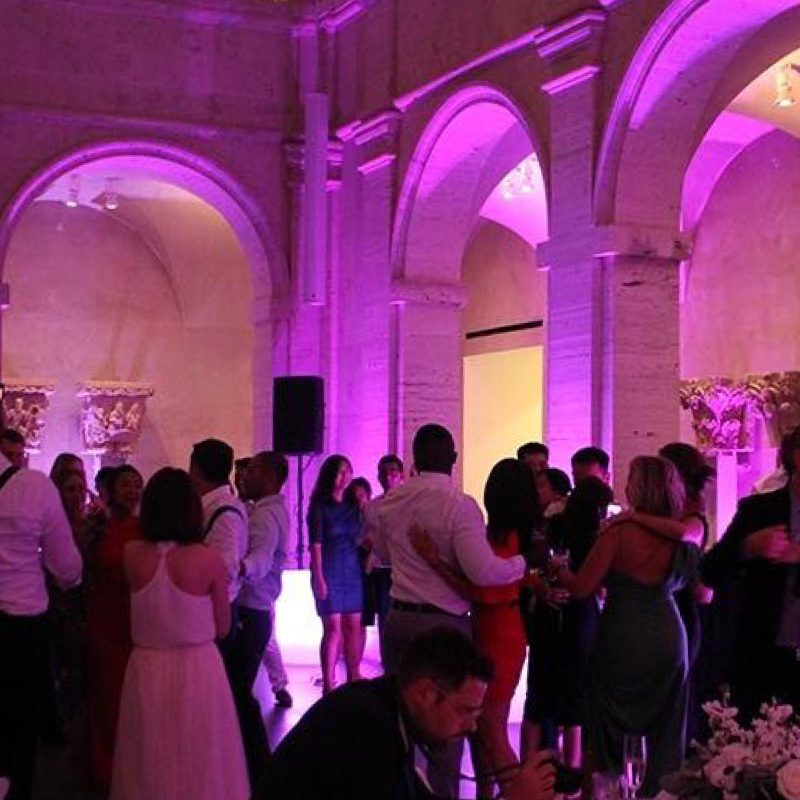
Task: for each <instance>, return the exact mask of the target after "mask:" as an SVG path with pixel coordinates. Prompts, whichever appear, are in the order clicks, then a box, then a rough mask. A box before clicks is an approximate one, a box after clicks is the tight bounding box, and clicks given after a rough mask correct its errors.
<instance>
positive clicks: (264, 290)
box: [0, 140, 289, 320]
mask: <svg viewBox="0 0 800 800" xmlns="http://www.w3.org/2000/svg"><path fill="white" fill-rule="evenodd" d="M109 158H124V159H131V160H132V163H136V165H137V166H138V167H140V168H142V169H143V170H145V171H147V172H149V173H151V174H152V175H153V176H154V177H158V178H161V179H162V180H164V181H166V182H168V183H173V184H175V185H177V186H180V187H181V188H183V189H186V190H187V191H189V192H191V193H193V194H195V195H197V196H198V197H200V198H201V199H202V200H205V201H206V202H207V203H208V204H209V205H211V206H213V207H214V208H216V209H217V211H219V212H220V214H222V216H223V217H224V218H225V219H226V221H227V222H228V224H229V225H230V226H231V228H232V229H233V231H234V232H235V234H236V236H237V238H238V239H239V241H240V243H241V245H242V248H243V250H244V251H245V253H246V255H247V257H248V261H249V263H250V266H251V270H252V278H253V289H254V292H253V294H254V301H255V308H254V319H256V320H259V319H266V318H268V317H270V316H271V313H270V310H271V308H273V307H280V306H282V305H283V304H285V303H287V302H288V296H289V273H288V265H287V263H286V258H285V256H284V254H283V253H282V252H281V250H280V248H279V247H278V246H277V245H276V241H277V240H276V238H275V237H274V236H273V235H272V232H271V231H270V229H269V225H268V223H267V222H266V220H265V219H264V214H263V211H262V209H261V208H260V207H259V205H258V203H257V202H256V201H255V199H254V198H252V197H251V196H250V195H249V194H248V193H247V191H245V190H244V189H243V188H242V186H241V185H240V184H239V183H238V181H237V180H236V179H235V178H234V177H233V176H232V175H230V174H229V173H228V172H227V171H226V170H225V169H223V168H222V167H221V166H220V165H219V164H217V163H215V162H213V161H211V160H210V159H207V158H205V157H201V156H199V155H197V154H195V153H192V152H190V151H188V150H186V149H184V148H181V147H176V146H175V145H171V144H166V143H162V142H156V141H141V140H124V141H112V142H101V143H96V144H90V145H86V146H83V147H80V148H77V149H74V150H71V151H70V152H68V153H65V154H63V155H62V156H59V157H58V158H56V159H55V160H53V161H51V162H50V163H48V164H47V165H45V166H44V167H40V168H39V169H37V171H36V172H35V174H34V175H33V176H32V177H31V178H30V179H29V180H28V181H27V182H26V183H25V184H24V186H22V188H21V189H20V190H19V191H18V192H17V193H16V195H15V196H14V197H13V198H12V199H11V200H10V202H9V203H8V204H7V205H6V207H5V209H4V210H3V213H2V216H0V276H1V275H2V271H3V265H4V264H5V261H6V254H7V251H8V246H9V242H10V240H11V237H12V236H13V234H14V229H15V227H16V224H17V222H18V221H19V219H20V217H21V216H22V214H23V213H24V211H25V209H26V208H27V207H28V206H29V205H30V204H31V203H32V202H33V201H34V200H35V199H36V197H38V196H39V195H40V194H41V193H42V192H43V191H44V190H45V189H46V188H47V187H48V186H49V185H50V184H51V183H53V182H54V181H55V180H57V179H58V178H60V177H62V176H64V175H66V174H69V173H71V172H74V171H75V170H78V169H80V168H81V167H82V166H85V165H87V164H90V163H93V162H97V161H102V160H105V159H109Z"/></svg>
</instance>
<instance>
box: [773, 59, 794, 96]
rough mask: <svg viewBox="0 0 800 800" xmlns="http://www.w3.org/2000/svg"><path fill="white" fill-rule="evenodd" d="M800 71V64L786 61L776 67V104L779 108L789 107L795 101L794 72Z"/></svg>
mask: <svg viewBox="0 0 800 800" xmlns="http://www.w3.org/2000/svg"><path fill="white" fill-rule="evenodd" d="M794 72H800V66H798V65H797V64H792V63H791V62H790V61H784V62H783V63H782V64H778V66H777V67H776V69H775V105H776V106H778V108H789V106H793V105H794V103H795V99H794V93H793V91H792V88H793V87H792V74H793V73H794Z"/></svg>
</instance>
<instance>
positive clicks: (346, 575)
mask: <svg viewBox="0 0 800 800" xmlns="http://www.w3.org/2000/svg"><path fill="white" fill-rule="evenodd" d="M352 476H353V468H352V467H351V466H350V462H349V461H348V460H347V459H346V458H345V457H344V456H340V455H335V456H329V457H328V458H326V459H325V461H324V463H323V464H322V468H321V469H320V471H319V475H318V476H317V483H316V485H315V486H314V491H313V493H312V495H311V501H310V502H309V505H308V538H309V543H310V545H311V587H312V589H313V591H314V600H315V602H316V606H317V613H318V614H319V616H320V618H321V619H322V641H321V642H320V663H321V665H322V686H323V689H322V690H323V693H327V692H330V691H331V690H332V689H333V688H334V687H335V686H336V661H337V658H338V654H339V649H340V647H341V646H343V650H344V662H345V668H346V670H347V680H348V681H353V680H358V679H359V678H360V677H361V674H360V672H359V668H360V663H361V609H362V587H361V570H360V567H359V562H358V544H359V539H360V536H361V528H362V518H361V510H360V509H359V507H358V505H356V504H355V503H354V502H347V500H346V498H345V491H346V489H347V486H348V485H349V483H350V479H351V478H352Z"/></svg>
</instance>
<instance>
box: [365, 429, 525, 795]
mask: <svg viewBox="0 0 800 800" xmlns="http://www.w3.org/2000/svg"><path fill="white" fill-rule="evenodd" d="M413 450H414V466H415V468H416V471H417V473H418V474H417V475H415V476H414V477H411V478H409V479H408V480H407V481H406V482H405V483H404V484H403V485H402V486H399V487H397V488H396V489H393V490H392V491H391V492H390V493H389V494H388V495H387V496H386V498H385V499H384V500H383V501H382V502H381V504H380V506H379V507H378V509H377V512H376V514H375V522H374V527H373V532H372V535H373V536H374V544H375V548H376V551H377V553H378V555H379V557H381V558H382V559H386V560H388V562H389V563H390V564H391V565H392V588H391V608H390V610H389V615H388V617H387V619H386V625H385V627H384V630H383V635H382V636H381V655H382V657H383V663H384V666H385V668H386V670H387V672H389V673H394V672H396V670H397V667H398V666H399V663H400V658H401V656H402V653H403V651H404V650H405V648H406V647H407V646H408V644H409V643H410V642H411V641H412V639H414V638H415V637H416V636H418V635H419V634H421V633H424V632H426V631H428V630H430V629H431V628H434V627H437V626H439V625H449V626H451V627H454V628H457V629H459V630H460V631H462V632H463V633H465V634H467V635H470V633H471V625H470V620H469V616H468V613H469V608H470V603H469V600H467V599H466V598H465V597H462V596H461V595H460V594H458V593H457V592H456V591H455V590H454V589H452V588H451V587H450V586H448V584H447V583H445V581H444V580H443V579H442V578H441V577H440V576H439V575H438V574H437V573H436V572H435V571H434V570H433V569H432V568H431V567H430V566H429V565H428V563H427V562H426V561H425V560H424V559H423V558H421V557H420V556H419V555H417V553H416V551H415V550H414V547H413V546H412V544H411V540H410V539H409V531H410V529H411V526H412V525H414V524H415V523H416V524H418V525H420V526H421V527H422V528H424V529H425V530H426V531H427V532H428V534H429V535H430V536H431V537H432V538H433V540H434V542H435V543H436V546H437V548H438V550H439V555H440V557H441V559H442V560H443V561H445V562H446V563H447V564H449V565H450V566H451V567H452V568H453V569H455V570H457V571H458V572H461V573H462V574H463V575H464V576H465V577H466V578H467V579H468V580H470V581H471V582H472V583H474V584H475V585H477V586H503V585H505V584H508V583H513V582H514V581H517V580H519V579H520V578H521V577H522V576H523V574H524V573H525V569H526V567H525V560H524V559H523V558H522V557H521V556H515V557H514V558H510V559H504V558H499V557H498V556H496V555H495V554H494V553H493V551H492V549H491V547H490V546H489V543H488V541H487V539H486V526H485V524H484V521H483V514H482V513H481V510H480V508H479V507H478V504H477V503H476V502H475V501H474V500H473V499H472V498H471V497H469V496H467V495H465V494H464V493H463V492H461V491H459V490H458V489H457V488H456V487H455V486H454V485H453V483H452V479H451V474H452V471H453V466H454V465H455V463H456V458H457V454H456V449H455V443H454V442H453V437H452V436H451V435H450V433H449V431H448V430H447V429H446V428H443V427H442V426H441V425H423V426H422V427H421V428H420V429H419V430H418V431H417V433H416V436H415V437H414V445H413ZM460 763H461V744H457V745H455V746H453V747H450V748H448V749H447V751H446V752H443V753H442V754H441V755H440V757H439V758H438V759H437V760H436V765H437V767H438V768H435V769H434V770H431V771H430V773H429V778H430V780H431V785H432V787H433V789H434V792H435V793H436V794H438V795H440V796H443V797H457V796H458V783H459V780H458V776H459V767H460Z"/></svg>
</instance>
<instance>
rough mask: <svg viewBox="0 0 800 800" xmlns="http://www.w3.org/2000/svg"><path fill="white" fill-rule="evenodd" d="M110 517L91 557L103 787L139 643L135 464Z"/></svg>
mask: <svg viewBox="0 0 800 800" xmlns="http://www.w3.org/2000/svg"><path fill="white" fill-rule="evenodd" d="M108 493H109V518H108V521H107V523H106V525H105V527H104V529H103V531H102V532H101V533H99V534H98V536H97V539H96V541H95V542H94V543H93V544H92V545H91V547H90V550H89V554H88V557H87V562H86V563H87V572H88V579H89V589H88V595H87V598H86V637H87V644H88V653H87V709H86V711H87V728H88V749H89V765H90V770H91V777H92V779H93V782H94V783H95V784H96V785H97V787H98V788H101V789H103V788H105V789H107V788H108V786H109V784H110V782H111V763H112V758H113V754H114V741H115V737H116V732H117V716H118V714H119V698H120V694H121V692H122V681H123V678H124V677H125V668H126V667H127V665H128V658H129V656H130V654H131V649H132V647H133V645H132V642H131V625H130V595H129V593H128V585H127V583H126V581H125V575H124V572H123V568H122V554H123V552H124V550H125V546H126V545H127V544H128V542H132V541H135V540H136V539H140V538H141V531H140V528H139V516H138V514H139V503H140V502H141V499H142V476H141V475H140V474H139V471H138V470H137V469H136V468H134V467H132V466H131V465H130V464H123V465H122V466H121V467H117V468H116V469H115V470H114V472H113V474H112V475H111V476H110V478H109V483H108Z"/></svg>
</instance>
